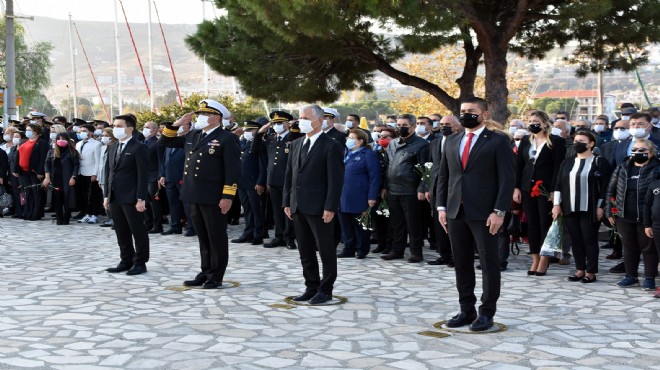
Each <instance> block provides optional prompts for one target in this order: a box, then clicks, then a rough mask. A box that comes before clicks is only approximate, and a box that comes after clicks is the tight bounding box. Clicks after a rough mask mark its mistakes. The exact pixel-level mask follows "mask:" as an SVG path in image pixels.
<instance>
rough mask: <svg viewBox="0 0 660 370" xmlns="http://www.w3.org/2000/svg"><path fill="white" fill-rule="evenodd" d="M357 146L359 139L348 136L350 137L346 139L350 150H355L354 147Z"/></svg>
mask: <svg viewBox="0 0 660 370" xmlns="http://www.w3.org/2000/svg"><path fill="white" fill-rule="evenodd" d="M356 146H357V140H355V139H352V138H348V139H346V147H347V148H348V149H349V150H353V149H355V147H356Z"/></svg>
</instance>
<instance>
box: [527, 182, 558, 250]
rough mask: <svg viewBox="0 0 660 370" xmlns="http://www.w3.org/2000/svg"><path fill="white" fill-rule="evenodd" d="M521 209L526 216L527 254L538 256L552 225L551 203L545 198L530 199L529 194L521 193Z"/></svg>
mask: <svg viewBox="0 0 660 370" xmlns="http://www.w3.org/2000/svg"><path fill="white" fill-rule="evenodd" d="M522 207H523V210H524V211H525V214H526V215H527V237H528V239H529V252H530V253H532V254H539V253H540V252H541V245H542V244H543V240H545V236H546V235H547V234H548V229H549V228H550V224H552V202H549V201H548V198H547V197H545V196H539V197H532V196H531V195H530V192H528V191H523V192H522Z"/></svg>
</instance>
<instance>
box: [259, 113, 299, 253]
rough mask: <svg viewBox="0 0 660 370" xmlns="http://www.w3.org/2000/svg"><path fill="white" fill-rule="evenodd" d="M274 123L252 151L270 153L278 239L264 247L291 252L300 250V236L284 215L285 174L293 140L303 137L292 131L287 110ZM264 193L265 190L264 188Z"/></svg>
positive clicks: (269, 183) (268, 180)
mask: <svg viewBox="0 0 660 370" xmlns="http://www.w3.org/2000/svg"><path fill="white" fill-rule="evenodd" d="M270 119H271V121H270V122H269V123H268V124H266V125H264V126H262V127H261V128H260V129H259V131H258V132H257V133H256V135H255V136H254V142H253V143H252V152H254V153H263V152H264V151H265V152H266V153H267V154H268V168H267V175H266V185H267V186H268V192H269V193H270V197H269V198H270V202H271V205H272V207H273V219H274V221H275V238H274V239H273V240H271V241H270V243H268V244H265V245H264V248H275V247H280V246H282V247H283V246H286V247H287V248H288V249H296V248H297V246H296V241H295V240H296V236H295V233H294V230H293V222H292V221H291V220H290V219H289V218H288V217H286V215H285V214H284V208H282V191H283V188H284V174H285V173H286V164H287V161H288V158H289V151H290V144H291V141H293V140H295V139H297V138H298V137H299V136H300V135H295V134H294V133H292V132H290V131H289V129H290V121H291V120H293V116H292V115H290V114H289V113H287V112H284V111H275V112H272V113H271V114H270ZM269 128H272V129H273V131H274V134H272V135H268V134H267V132H268V129H269ZM262 191H263V189H262Z"/></svg>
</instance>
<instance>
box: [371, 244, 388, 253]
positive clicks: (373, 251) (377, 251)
mask: <svg viewBox="0 0 660 370" xmlns="http://www.w3.org/2000/svg"><path fill="white" fill-rule="evenodd" d="M384 251H385V246H384V245H379V246H378V247H376V248H375V249H374V250H372V251H371V253H383V252H384Z"/></svg>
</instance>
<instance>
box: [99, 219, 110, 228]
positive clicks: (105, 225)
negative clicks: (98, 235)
mask: <svg viewBox="0 0 660 370" xmlns="http://www.w3.org/2000/svg"><path fill="white" fill-rule="evenodd" d="M99 226H100V227H111V226H112V221H111V220H108V221H106V222H104V223H102V224H100V225H99Z"/></svg>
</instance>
